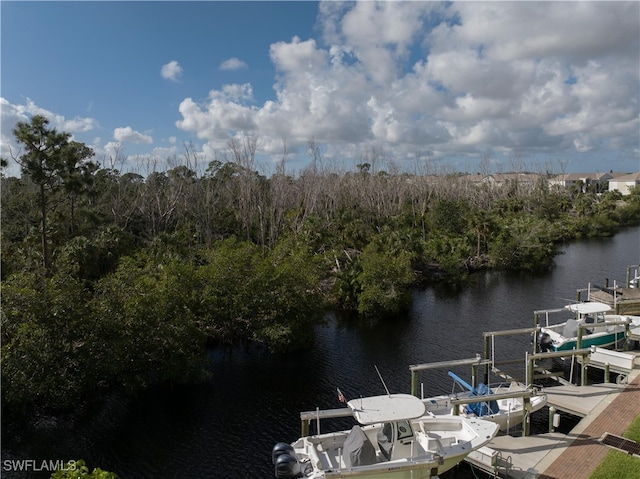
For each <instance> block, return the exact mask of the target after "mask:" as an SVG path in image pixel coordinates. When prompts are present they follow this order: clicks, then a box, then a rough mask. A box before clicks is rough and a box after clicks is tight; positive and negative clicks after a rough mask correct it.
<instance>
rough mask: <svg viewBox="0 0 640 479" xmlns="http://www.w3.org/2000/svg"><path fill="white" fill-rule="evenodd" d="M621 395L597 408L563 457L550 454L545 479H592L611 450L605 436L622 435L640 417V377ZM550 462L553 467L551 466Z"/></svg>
mask: <svg viewBox="0 0 640 479" xmlns="http://www.w3.org/2000/svg"><path fill="white" fill-rule="evenodd" d="M632 376H633V379H632V377H630V378H629V379H632V381H631V382H630V383H629V384H628V385H627V386H626V387H625V388H624V389H623V390H621V391H620V392H619V393H617V394H612V395H611V397H610V398H604V399H602V401H600V403H599V404H598V405H597V406H596V408H595V409H594V410H593V411H592V412H591V413H590V414H589V415H588V416H587V417H585V418H584V419H582V420H581V421H580V422H579V423H578V425H577V426H576V427H575V428H574V429H573V431H571V434H569V435H567V437H569V436H572V439H573V440H572V441H571V443H570V444H569V445H568V447H566V448H563V449H562V450H561V451H558V452H560V454H559V457H555V456H556V455H555V454H548V455H547V456H546V457H545V459H544V460H543V461H541V463H539V464H538V467H540V469H541V470H542V471H543V472H542V474H541V475H540V476H539V477H540V478H541V479H565V478H568V477H570V478H572V479H588V477H589V476H590V475H591V473H592V472H593V470H594V469H595V468H596V467H597V466H598V464H600V462H602V460H603V459H604V457H605V456H606V455H607V452H608V451H609V450H610V449H609V448H608V447H607V446H604V445H602V444H600V443H599V442H598V439H599V438H600V437H601V436H602V435H603V434H604V433H605V432H609V433H611V434H616V435H620V436H621V435H622V434H624V432H625V431H626V430H627V428H628V427H629V425H630V424H631V423H632V422H633V420H634V419H635V418H636V417H637V416H638V415H639V414H640V373H639V372H638V371H637V370H636V371H634V373H633V374H632ZM549 462H550V464H549Z"/></svg>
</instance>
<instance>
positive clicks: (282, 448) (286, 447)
mask: <svg viewBox="0 0 640 479" xmlns="http://www.w3.org/2000/svg"><path fill="white" fill-rule="evenodd" d="M282 454H289V455H291V456H295V453H294V452H293V446H291V444H287V443H286V442H279V443H277V444H276V445H275V446H273V450H272V451H271V462H272V463H273V464H274V465H275V463H276V459H278V456H281V455H282Z"/></svg>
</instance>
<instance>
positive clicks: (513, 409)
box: [422, 371, 547, 431]
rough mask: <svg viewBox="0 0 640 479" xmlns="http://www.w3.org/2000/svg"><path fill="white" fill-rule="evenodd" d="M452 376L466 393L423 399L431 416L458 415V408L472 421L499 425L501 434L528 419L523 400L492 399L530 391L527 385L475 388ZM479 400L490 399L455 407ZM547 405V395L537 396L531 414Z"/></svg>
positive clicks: (532, 400)
mask: <svg viewBox="0 0 640 479" xmlns="http://www.w3.org/2000/svg"><path fill="white" fill-rule="evenodd" d="M449 376H451V377H452V378H453V379H454V380H455V381H456V383H457V384H460V385H461V386H463V387H464V388H465V390H464V391H460V392H453V393H451V394H445V395H441V396H434V397H430V398H425V399H423V400H422V402H424V404H425V406H426V409H427V413H431V414H435V415H438V416H439V415H450V414H453V413H454V407H458V408H459V409H458V414H459V415H461V416H464V417H468V418H474V417H479V418H482V419H484V420H485V421H491V422H495V423H496V424H498V426H499V427H500V430H501V431H508V430H509V429H510V428H512V427H514V426H517V425H518V424H521V423H522V420H523V417H524V415H523V409H524V407H523V405H524V401H523V399H522V398H521V397H515V398H507V399H498V400H495V399H491V395H494V394H503V393H516V392H521V391H526V390H527V387H526V386H525V385H524V384H522V383H519V382H517V381H512V382H510V383H508V384H499V385H497V386H493V387H488V386H487V385H486V384H484V383H482V384H480V385H479V386H478V387H477V388H474V387H473V386H471V385H469V384H468V383H466V382H465V381H463V380H462V379H460V378H459V377H458V376H457V375H455V374H454V373H452V372H451V371H449ZM479 396H487V400H486V401H484V402H473V403H469V404H459V405H457V406H454V405H453V404H452V401H453V400H464V399H466V398H470V397H479ZM546 404H547V395H546V394H544V393H541V392H540V393H538V394H536V395H533V396H531V399H530V401H529V405H530V411H529V412H530V413H532V412H535V411H538V410H540V409H542V408H543V407H544V406H545V405H546Z"/></svg>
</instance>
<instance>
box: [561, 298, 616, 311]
mask: <svg viewBox="0 0 640 479" xmlns="http://www.w3.org/2000/svg"><path fill="white" fill-rule="evenodd" d="M565 308H567V309H568V310H569V311H573V312H574V313H580V314H595V313H606V312H607V311H611V306H609V305H608V304H604V303H598V302H595V301H590V302H587V303H575V304H569V305H567V306H565Z"/></svg>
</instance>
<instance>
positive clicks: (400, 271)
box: [357, 243, 415, 318]
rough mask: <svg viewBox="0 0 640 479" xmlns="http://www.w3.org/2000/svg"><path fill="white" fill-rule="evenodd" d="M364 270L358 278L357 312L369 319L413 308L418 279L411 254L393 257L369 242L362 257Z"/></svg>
mask: <svg viewBox="0 0 640 479" xmlns="http://www.w3.org/2000/svg"><path fill="white" fill-rule="evenodd" d="M360 263H361V267H362V270H361V272H360V273H359V274H358V276H357V281H358V284H359V288H360V290H361V293H360V295H359V296H358V312H359V313H360V314H362V315H363V316H366V317H378V318H380V317H385V316H394V315H397V314H398V313H400V312H402V311H405V310H407V309H408V308H409V306H410V301H411V286H412V285H413V283H414V280H415V276H414V273H413V269H412V267H411V254H410V253H408V252H406V251H401V252H399V253H398V254H390V253H389V252H388V251H385V250H383V249H381V248H380V247H379V245H377V244H375V243H370V244H369V245H367V247H366V248H365V249H364V251H363V252H362V254H361V255H360Z"/></svg>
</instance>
